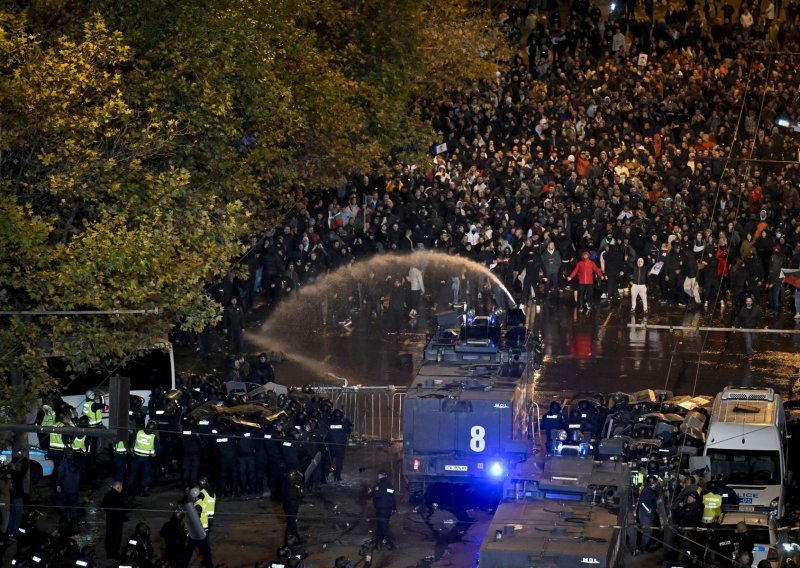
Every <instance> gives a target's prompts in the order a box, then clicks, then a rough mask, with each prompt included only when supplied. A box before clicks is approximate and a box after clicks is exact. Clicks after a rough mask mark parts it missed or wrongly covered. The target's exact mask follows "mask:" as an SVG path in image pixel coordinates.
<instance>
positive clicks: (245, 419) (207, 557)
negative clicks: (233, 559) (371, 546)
mask: <svg viewBox="0 0 800 568" xmlns="http://www.w3.org/2000/svg"><path fill="white" fill-rule="evenodd" d="M239 410H241V412H239ZM80 411H81V412H80V414H78V412H76V411H75V409H74V408H72V407H71V406H69V405H68V404H66V403H65V402H64V401H63V400H62V399H60V398H58V397H56V398H54V399H53V400H52V401H51V402H50V404H46V405H44V406H43V407H42V410H41V412H40V413H39V416H38V417H37V423H38V424H41V425H42V426H54V427H64V426H67V427H70V426H77V427H82V428H102V427H103V413H104V412H107V411H108V407H107V405H106V403H105V402H104V401H103V397H102V396H101V395H99V394H98V393H96V392H95V391H93V390H90V391H87V393H86V398H85V401H84V402H83V404H82V405H81V408H80ZM129 419H130V421H129V425H130V430H129V435H128V438H127V440H119V441H116V442H114V443H112V444H111V447H110V448H109V449H110V450H111V455H112V459H111V463H112V473H113V482H114V484H115V486H116V487H112V489H111V490H109V494H112V495H111V496H112V497H113V492H114V491H116V490H118V491H119V492H120V493H122V487H123V486H124V488H125V491H126V492H127V494H128V495H129V496H130V497H131V498H135V497H139V496H147V495H148V494H149V490H150V487H151V485H152V483H153V480H154V478H155V479H159V478H162V477H163V478H164V479H167V478H169V477H170V476H174V477H176V478H177V477H180V478H181V480H182V483H183V487H184V488H185V490H186V491H185V493H186V502H187V503H189V504H190V505H191V507H189V508H187V509H185V508H182V509H180V510H179V511H176V513H175V514H173V516H172V518H171V519H170V521H169V522H168V523H167V524H166V525H165V527H164V529H162V533H161V534H162V536H164V539H165V542H167V556H170V551H171V550H172V551H174V550H182V551H183V552H182V554H179V553H177V552H173V554H172V557H173V558H172V562H170V563H169V565H175V558H176V555H178V556H177V557H178V558H179V559H180V560H181V561H185V562H186V563H187V564H188V562H189V561H190V557H191V554H192V553H193V551H194V550H195V549H196V550H199V551H200V554H201V556H202V557H203V562H204V564H205V565H211V550H210V541H209V539H208V538H207V535H208V533H209V531H210V529H211V527H212V526H213V521H214V515H215V511H216V504H217V499H218V496H220V497H222V498H266V497H271V498H272V499H274V500H277V501H280V502H281V504H282V507H283V512H284V515H285V521H286V530H285V538H284V546H282V547H281V548H279V549H278V551H277V554H276V559H275V560H274V561H273V562H271V563H269V564H266V565H267V566H269V565H271V564H274V565H276V566H277V565H285V566H291V565H296V566H300V565H302V558H304V557H305V552H304V551H302V549H301V545H302V543H303V542H304V541H303V539H302V537H301V535H300V534H299V530H298V526H297V519H298V515H299V511H300V504H301V499H302V497H303V495H304V493H305V492H306V491H307V490H315V489H317V488H319V486H320V485H322V484H325V483H328V482H329V481H330V480H331V478H332V481H333V482H338V481H341V479H342V471H343V465H344V461H345V457H346V449H347V443H348V438H349V436H350V434H351V433H352V423H351V421H350V420H349V419H348V418H346V417H345V416H344V413H343V412H342V411H341V410H340V409H337V408H334V405H333V403H332V402H331V401H330V400H329V399H327V398H324V397H321V396H318V395H317V394H316V393H315V392H314V391H313V390H312V389H311V388H310V387H307V386H306V387H303V388H302V389H298V390H293V391H289V392H288V393H287V394H282V395H277V394H276V393H275V392H274V391H271V390H268V391H262V392H260V393H259V394H257V395H255V396H250V397H248V396H246V395H244V394H242V393H234V394H228V395H226V394H225V390H224V389H223V388H222V385H221V384H220V383H218V382H215V381H213V380H212V381H209V380H200V379H199V378H197V377H193V378H192V379H190V380H189V381H188V384H187V385H185V386H183V387H181V388H180V389H178V390H176V391H171V392H167V393H165V392H163V391H162V390H161V389H158V388H157V389H154V390H153V391H152V392H151V395H150V400H149V402H148V404H147V405H145V404H144V402H143V400H142V399H141V398H140V397H137V396H131V400H130V411H129ZM101 440H102V439H101V438H96V437H92V436H86V435H72V436H70V435H66V434H64V433H62V432H59V431H54V432H52V433H50V434H43V435H40V443H41V445H42V446H43V447H44V448H45V449H47V450H48V451H49V453H50V455H51V456H52V459H53V461H54V465H55V471H56V472H59V471H61V470H62V469H64V468H65V465H66V464H67V463H70V464H71V463H75V462H77V463H78V464H79V467H80V470H81V471H82V472H87V471H90V470H93V469H94V468H93V467H89V466H90V464H91V465H94V464H95V463H96V456H97V455H98V452H100V451H101V449H102V448H101V446H102V444H101V442H100V441H101ZM79 484H80V483H79V482H78V484H77V485H79ZM370 492H371V493H372V497H373V501H374V503H375V505H376V511H377V515H376V516H377V519H376V528H377V536H378V537H379V538H378V540H377V542H376V544H377V545H378V546H380V545H382V544H385V545H386V546H387V547H388V548H391V549H393V548H394V540H393V537H392V534H391V531H390V530H389V518H390V516H391V514H392V512H393V511H394V510H395V508H396V503H395V499H394V488H393V487H392V486H391V483H390V482H389V478H388V475H386V472H383V471H382V472H381V474H380V475H379V479H378V484H377V485H376V486H375V487H374V488H372V489H371V490H370ZM112 510H113V508H112ZM106 512H107V513H108V511H106ZM195 513H196V516H197V521H198V522H199V526H200V527H202V530H203V533H204V534H205V535H206V537H205V538H199V537H200V536H201V535H200V534H197V533H196V534H194V535H193V534H192V530H191V529H192V525H193V521H194V514H195ZM118 517H119V516H118ZM26 519H27V529H26V528H24V527H23V528H21V530H22V531H25V530H27V531H28V532H30V531H32V530H34V529H33V527H34V526H35V521H36V519H35V517H30V516H28V517H26ZM69 521H74V519H73V518H70V519H69ZM170 523H172V524H173V525H175V526H174V527H171V526H170ZM23 525H24V523H23ZM177 526H183V527H185V529H186V531H187V534H185V535H184V534H183V533H182V532H181V531H180V530H177V529H176V528H175V527H177ZM74 527H75V524H74V523H72V524H71V525H70V524H67V525H65V526H62V530H60V531H59V532H60V533H69V532H71V531H73V530H75V529H74ZM119 530H121V527H120V529H119ZM172 535H178V536H177V537H176V536H172ZM181 535H183V536H181ZM171 537H172V539H173V540H175V539H178V540H180V541H181V542H185V544H184V545H183V546H179V545H175V544H174V543H173V546H170V542H169V541H170V538H171ZM184 537H188V538H184ZM23 540H24V539H23ZM42 542H44V541H42ZM30 544H31V546H26V547H19V546H18V555H17V560H16V565H18V566H23V565H26V563H30V562H31V560H30V559H31V558H33V557H38V558H46V556H47V555H44V554H43V552H44V551H43V549H42V547H41V546H38V545H37V543H35V542H32V543H30ZM117 552H118V554H116V553H117ZM107 554H108V556H109V557H111V558H121V559H124V560H125V561H126V562H128V563H132V564H135V565H137V566H151V565H152V566H155V565H158V563H159V559H158V558H157V557H156V555H155V553H154V552H153V547H152V544H151V542H150V529H149V527H148V526H147V525H146V524H144V523H139V524H138V525H137V527H136V531H135V532H134V534H133V535H132V537H131V538H129V539H128V540H127V541H124V542H123V543H122V550H119V551H115V550H111V551H107ZM51 556H52V555H51ZM72 556H74V557H75V558H78V556H76V555H74V554H73V555H72ZM84 556H85V555H84ZM84 556H80V558H81V562H87V560H86V559H85V558H84ZM340 560H341V559H340ZM339 563H340V564H342V562H339ZM34 564H35V563H34ZM346 564H347V563H346V562H345V563H344V564H343V565H346ZM68 565H71V564H68ZM77 565H80V566H85V565H92V564H81V563H79V564H77Z"/></svg>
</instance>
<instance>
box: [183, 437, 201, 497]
mask: <svg viewBox="0 0 800 568" xmlns="http://www.w3.org/2000/svg"><path fill="white" fill-rule="evenodd" d="M202 455H203V447H202V446H201V444H200V436H198V435H197V432H195V431H194V430H184V431H183V486H184V487H194V486H195V485H197V482H198V480H199V479H200V463H201V461H202Z"/></svg>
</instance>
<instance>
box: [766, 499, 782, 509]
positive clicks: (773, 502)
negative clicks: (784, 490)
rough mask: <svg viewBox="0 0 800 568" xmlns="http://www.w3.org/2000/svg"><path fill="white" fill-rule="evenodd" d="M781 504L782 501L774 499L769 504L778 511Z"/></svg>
mask: <svg viewBox="0 0 800 568" xmlns="http://www.w3.org/2000/svg"><path fill="white" fill-rule="evenodd" d="M779 503H780V501H778V499H773V500H772V501H770V502H769V506H770V508H772V509H777V508H778V504H779Z"/></svg>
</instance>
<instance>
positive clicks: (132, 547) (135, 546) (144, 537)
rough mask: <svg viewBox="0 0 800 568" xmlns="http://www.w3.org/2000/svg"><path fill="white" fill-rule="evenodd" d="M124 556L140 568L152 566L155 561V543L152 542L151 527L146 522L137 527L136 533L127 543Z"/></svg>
mask: <svg viewBox="0 0 800 568" xmlns="http://www.w3.org/2000/svg"><path fill="white" fill-rule="evenodd" d="M123 556H124V557H125V558H126V559H129V560H131V561H133V562H134V563H136V564H137V565H138V566H150V565H152V562H153V560H155V558H156V555H155V550H154V549H153V542H152V541H151V540H150V527H149V526H148V525H147V523H145V522H141V523H139V524H137V525H136V531H135V532H134V533H133V534H132V535H131V536H130V537H129V538H128V540H127V542H126V543H125V547H124V551H123Z"/></svg>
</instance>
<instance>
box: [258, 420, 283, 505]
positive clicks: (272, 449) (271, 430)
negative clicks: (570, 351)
mask: <svg viewBox="0 0 800 568" xmlns="http://www.w3.org/2000/svg"><path fill="white" fill-rule="evenodd" d="M263 436H264V450H265V451H266V452H267V487H268V488H269V492H270V496H271V497H272V498H273V499H278V498H279V497H280V492H281V472H282V471H283V464H282V461H281V445H282V444H283V440H282V438H283V424H282V423H281V422H280V420H277V421H275V422H273V423H272V424H271V425H269V426H266V427H265V428H264V434H263Z"/></svg>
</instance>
